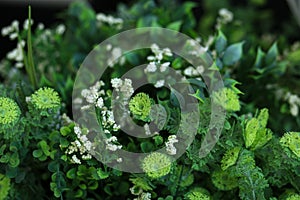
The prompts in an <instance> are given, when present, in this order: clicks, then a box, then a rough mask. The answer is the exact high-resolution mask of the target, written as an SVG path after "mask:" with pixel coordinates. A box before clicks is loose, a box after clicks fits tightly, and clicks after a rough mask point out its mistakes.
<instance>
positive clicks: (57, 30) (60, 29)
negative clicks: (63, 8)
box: [56, 24, 66, 35]
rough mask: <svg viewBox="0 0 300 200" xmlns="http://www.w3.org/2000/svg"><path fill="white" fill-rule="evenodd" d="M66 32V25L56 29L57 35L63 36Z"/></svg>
mask: <svg viewBox="0 0 300 200" xmlns="http://www.w3.org/2000/svg"><path fill="white" fill-rule="evenodd" d="M65 31H66V26H65V25H64V24H60V25H58V26H57V27H56V33H57V34H59V35H62V34H63V33H64V32H65Z"/></svg>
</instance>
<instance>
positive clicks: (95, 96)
mask: <svg viewBox="0 0 300 200" xmlns="http://www.w3.org/2000/svg"><path fill="white" fill-rule="evenodd" d="M102 86H104V82H103V81H97V82H96V83H95V85H93V86H91V87H90V88H89V89H83V90H82V91H81V96H82V97H84V98H85V100H86V102H88V103H89V105H87V107H90V106H91V105H94V106H96V107H99V108H102V107H103V106H104V104H103V98H102V97H100V95H104V94H105V92H104V90H101V87H102ZM84 108H85V107H83V108H82V109H84Z"/></svg>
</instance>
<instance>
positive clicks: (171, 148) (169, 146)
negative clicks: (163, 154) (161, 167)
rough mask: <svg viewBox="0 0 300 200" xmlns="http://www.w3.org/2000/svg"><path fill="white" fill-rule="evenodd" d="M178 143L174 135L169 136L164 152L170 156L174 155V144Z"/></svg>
mask: <svg viewBox="0 0 300 200" xmlns="http://www.w3.org/2000/svg"><path fill="white" fill-rule="evenodd" d="M177 142H178V139H177V137H176V135H170V136H169V137H168V141H167V142H166V150H167V153H168V154H170V155H175V154H176V152H177V150H176V148H175V146H174V143H177Z"/></svg>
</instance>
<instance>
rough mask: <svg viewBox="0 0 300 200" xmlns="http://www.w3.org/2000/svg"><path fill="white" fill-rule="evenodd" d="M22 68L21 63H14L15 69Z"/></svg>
mask: <svg viewBox="0 0 300 200" xmlns="http://www.w3.org/2000/svg"><path fill="white" fill-rule="evenodd" d="M23 66H24V64H23V63H22V62H17V63H16V67H17V68H22V67H23Z"/></svg>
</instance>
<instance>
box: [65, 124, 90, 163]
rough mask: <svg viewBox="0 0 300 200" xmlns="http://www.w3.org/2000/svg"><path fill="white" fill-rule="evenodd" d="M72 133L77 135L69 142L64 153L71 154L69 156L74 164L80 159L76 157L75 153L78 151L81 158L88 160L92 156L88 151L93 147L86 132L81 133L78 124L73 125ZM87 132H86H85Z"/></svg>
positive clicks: (79, 161)
mask: <svg viewBox="0 0 300 200" xmlns="http://www.w3.org/2000/svg"><path fill="white" fill-rule="evenodd" d="M74 133H75V134H76V136H77V138H78V139H77V140H75V141H73V142H71V144H70V145H69V146H68V148H67V149H66V151H65V153H66V154H69V155H71V154H73V155H72V157H71V162H72V163H76V164H81V160H80V159H79V158H78V157H77V155H76V154H75V153H79V155H81V159H82V160H89V159H91V158H92V156H91V154H90V153H89V152H90V151H91V150H93V149H94V147H93V145H92V142H91V141H89V139H88V138H87V136H86V134H83V133H82V130H81V129H80V127H79V126H75V127H74ZM87 133H88V132H87Z"/></svg>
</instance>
